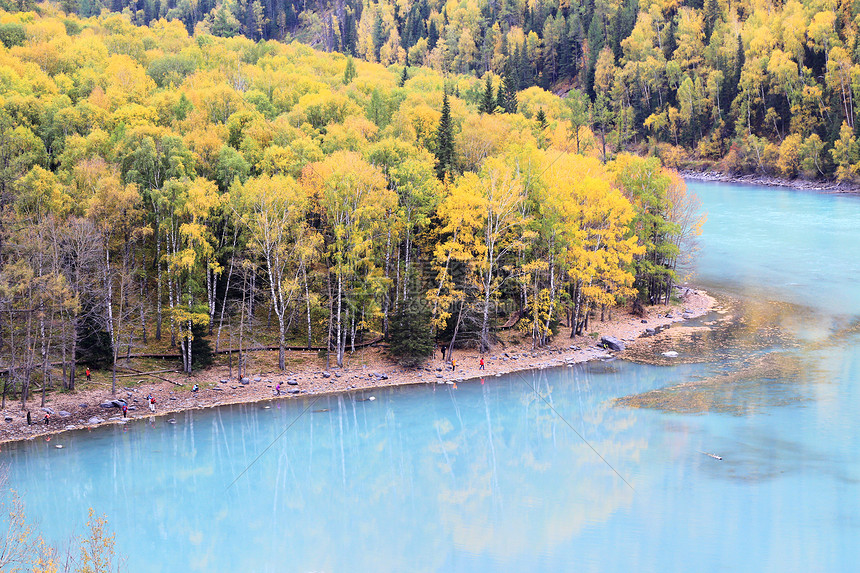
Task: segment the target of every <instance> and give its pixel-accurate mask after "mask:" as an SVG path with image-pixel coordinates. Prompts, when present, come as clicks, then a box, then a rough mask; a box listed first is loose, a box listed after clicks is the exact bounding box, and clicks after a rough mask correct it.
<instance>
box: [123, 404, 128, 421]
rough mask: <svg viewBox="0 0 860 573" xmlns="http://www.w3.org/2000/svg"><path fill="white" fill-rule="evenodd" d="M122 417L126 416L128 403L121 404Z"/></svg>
mask: <svg viewBox="0 0 860 573" xmlns="http://www.w3.org/2000/svg"><path fill="white" fill-rule="evenodd" d="M122 417H123V418H128V404H123V405H122Z"/></svg>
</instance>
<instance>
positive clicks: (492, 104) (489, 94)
mask: <svg viewBox="0 0 860 573" xmlns="http://www.w3.org/2000/svg"><path fill="white" fill-rule="evenodd" d="M495 109H496V98H494V97H493V79H492V78H491V77H490V74H489V73H487V82H486V87H485V88H484V97H483V98H481V105H480V106H478V111H479V112H481V113H493V111H494V110H495Z"/></svg>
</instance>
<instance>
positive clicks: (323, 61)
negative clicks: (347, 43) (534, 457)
mask: <svg viewBox="0 0 860 573" xmlns="http://www.w3.org/2000/svg"><path fill="white" fill-rule="evenodd" d="M132 20H133V18H130V17H129V16H128V15H127V14H115V13H110V12H104V13H102V14H101V15H99V16H90V17H87V18H81V17H78V16H77V15H75V14H69V15H66V13H65V12H63V9H62V8H61V7H58V6H56V5H51V4H42V5H39V6H37V7H35V8H34V10H31V11H18V12H0V38H2V42H3V47H1V48H0V106H2V110H3V112H2V115H0V158H2V160H0V201H2V213H0V217H1V218H0V241H2V242H0V336H2V341H0V342H2V350H0V355H2V361H3V366H4V376H3V381H2V382H3V399H4V400H5V399H6V398H7V396H13V395H14V396H20V397H21V398H22V399H26V396H27V394H28V393H29V392H30V389H31V386H32V385H33V384H35V385H36V387H38V388H41V389H42V390H44V388H45V387H50V386H53V387H65V388H73V387H74V385H75V362H76V361H77V363H78V364H88V365H93V366H94V367H101V368H105V369H108V370H112V371H113V373H114V377H113V384H114V387H115V385H116V367H117V364H118V363H119V362H121V361H123V360H125V359H126V358H128V357H130V356H133V355H135V354H137V353H140V352H145V351H146V352H155V351H160V352H174V353H176V356H177V359H176V360H177V362H181V364H182V369H183V370H184V371H185V372H191V371H192V370H194V369H197V368H200V367H203V366H205V358H206V357H207V356H209V355H210V354H211V351H212V350H223V349H225V348H240V349H241V348H243V347H244V348H247V347H249V346H253V345H261V344H263V345H270V346H273V347H275V348H279V362H280V366H281V367H282V368H283V367H284V360H285V352H286V348H287V347H297V346H298V347H305V348H314V349H320V352H321V354H325V355H326V356H327V357H328V359H329V360H330V361H331V364H332V366H334V365H340V364H342V363H343V360H344V355H345V354H346V353H348V352H349V351H350V350H352V349H353V348H354V347H355V345H357V344H360V343H361V342H362V341H363V340H367V339H371V338H374V337H381V336H387V337H388V338H389V340H390V341H391V349H392V353H393V354H394V356H395V357H396V358H400V359H402V360H403V361H404V362H406V363H414V361H415V360H419V361H420V359H421V357H423V356H426V354H427V352H429V351H431V350H432V348H434V346H435V345H436V344H439V343H444V344H448V345H450V346H451V347H453V346H455V345H469V346H471V347H475V348H481V349H486V348H487V347H488V346H489V345H490V344H492V343H493V341H494V336H495V332H496V329H497V327H498V326H500V325H501V324H502V323H503V322H505V321H506V320H507V319H508V318H509V317H511V316H513V315H516V316H518V317H520V320H519V321H518V323H517V325H516V328H518V329H519V331H520V332H521V333H522V335H523V336H525V337H528V338H530V339H531V340H532V342H533V344H534V345H535V347H538V346H541V345H543V344H546V343H547V342H548V341H549V340H550V339H551V338H552V337H554V336H568V335H572V334H583V333H587V332H588V321H589V318H590V317H592V320H593V317H595V316H599V314H600V313H603V312H609V311H610V309H611V308H612V307H613V306H614V305H617V304H620V303H624V304H631V303H633V302H634V301H636V303H637V304H639V303H644V304H648V303H653V302H659V301H665V300H667V299H668V298H669V297H670V295H671V291H672V286H673V284H674V282H675V281H676V280H677V277H678V275H679V273H680V272H681V271H682V267H683V266H684V264H685V260H686V258H687V256H688V255H689V254H690V253H691V252H692V250H693V248H694V244H693V242H694V239H695V236H696V234H697V233H698V228H699V226H700V224H701V219H700V215H699V214H698V205H697V202H696V199H695V197H692V196H689V195H688V194H687V192H686V188H685V185H684V183H683V181H682V180H681V179H680V177H679V176H678V175H677V174H676V173H675V172H674V171H671V170H668V169H666V168H664V167H663V166H662V165H661V163H660V161H659V160H658V159H657V158H650V159H645V158H641V157H638V156H636V155H633V154H628V153H620V152H618V149H619V148H617V147H616V143H613V137H615V135H612V134H611V133H610V132H608V131H607V132H605V133H602V132H600V130H599V129H595V124H593V123H592V122H591V121H590V119H589V118H590V117H591V111H590V110H591V108H592V107H593V105H592V104H591V103H590V102H589V101H587V97H584V98H577V97H568V98H560V97H558V96H556V95H554V94H553V93H551V92H549V91H546V90H545V89H543V88H541V87H539V86H536V85H535V86H531V87H528V88H527V89H522V90H518V89H516V88H515V87H513V86H512V85H511V84H510V82H509V81H508V79H507V78H504V77H503V78H501V81H497V80H499V78H498V77H496V76H490V75H487V76H485V77H478V76H477V75H476V74H474V73H470V72H471V71H473V68H474V67H475V66H474V65H473V64H471V63H470V64H469V65H464V66H462V70H461V71H463V72H464V73H461V74H457V73H447V74H443V73H440V72H439V71H436V70H434V69H432V66H431V67H417V66H408V67H407V66H404V65H401V64H398V63H394V62H392V61H388V62H386V63H387V64H388V65H387V66H384V65H382V64H379V63H370V62H366V61H364V60H362V59H361V58H359V57H351V56H346V55H343V54H340V53H325V52H322V51H316V50H314V49H313V48H311V47H309V46H306V45H303V44H301V43H298V42H293V43H289V44H285V43H282V42H277V41H265V40H257V41H255V40H254V39H250V38H247V37H244V36H241V35H235V36H233V37H217V36H214V35H212V34H210V33H207V32H206V30H203V29H198V30H197V31H196V32H194V33H193V34H189V31H188V26H187V25H186V23H184V22H182V21H179V20H173V21H166V20H163V19H161V20H152V21H150V23H149V25H148V26H144V25H137V24H136V23H134V22H133V21H132ZM359 27H360V26H359ZM359 38H361V34H359ZM428 63H429V62H428ZM601 73H602V72H601ZM600 77H603V76H600ZM601 81H602V80H601ZM410 361H412V362H410ZM240 368H241V356H240ZM240 371H241V370H240Z"/></svg>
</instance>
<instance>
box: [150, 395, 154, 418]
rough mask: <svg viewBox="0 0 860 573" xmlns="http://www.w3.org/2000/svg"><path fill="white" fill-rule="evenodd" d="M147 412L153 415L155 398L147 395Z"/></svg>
mask: <svg viewBox="0 0 860 573" xmlns="http://www.w3.org/2000/svg"><path fill="white" fill-rule="evenodd" d="M149 411H150V412H152V413H153V414H154V413H155V396H153V395H152V394H150V395H149Z"/></svg>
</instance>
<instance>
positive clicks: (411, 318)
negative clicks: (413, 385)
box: [388, 275, 436, 368]
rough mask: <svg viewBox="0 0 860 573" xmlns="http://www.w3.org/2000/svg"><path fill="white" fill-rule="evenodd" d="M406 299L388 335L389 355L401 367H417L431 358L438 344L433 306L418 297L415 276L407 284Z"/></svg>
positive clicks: (392, 322) (396, 313)
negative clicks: (435, 338)
mask: <svg viewBox="0 0 860 573" xmlns="http://www.w3.org/2000/svg"><path fill="white" fill-rule="evenodd" d="M408 282H409V284H412V285H413V286H412V287H411V288H407V296H406V298H405V299H403V300H402V301H401V302H400V305H399V306H398V308H397V310H396V312H395V313H394V319H393V320H392V321H391V327H390V329H389V332H388V342H389V352H390V354H391V356H392V357H393V358H395V359H397V360H398V361H399V362H400V364H402V365H404V366H407V367H410V368H415V367H418V366H420V365H421V364H422V363H423V362H424V361H425V360H426V359H427V358H429V357H430V356H431V355H432V354H433V351H434V349H435V348H436V344H435V342H434V340H433V333H432V327H431V315H430V307H429V306H428V305H427V303H426V301H425V300H424V299H423V298H421V297H419V296H418V295H417V292H416V291H417V290H418V286H419V285H417V284H415V283H416V282H417V281H416V277H415V276H414V275H413V277H412V280H410V281H408Z"/></svg>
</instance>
